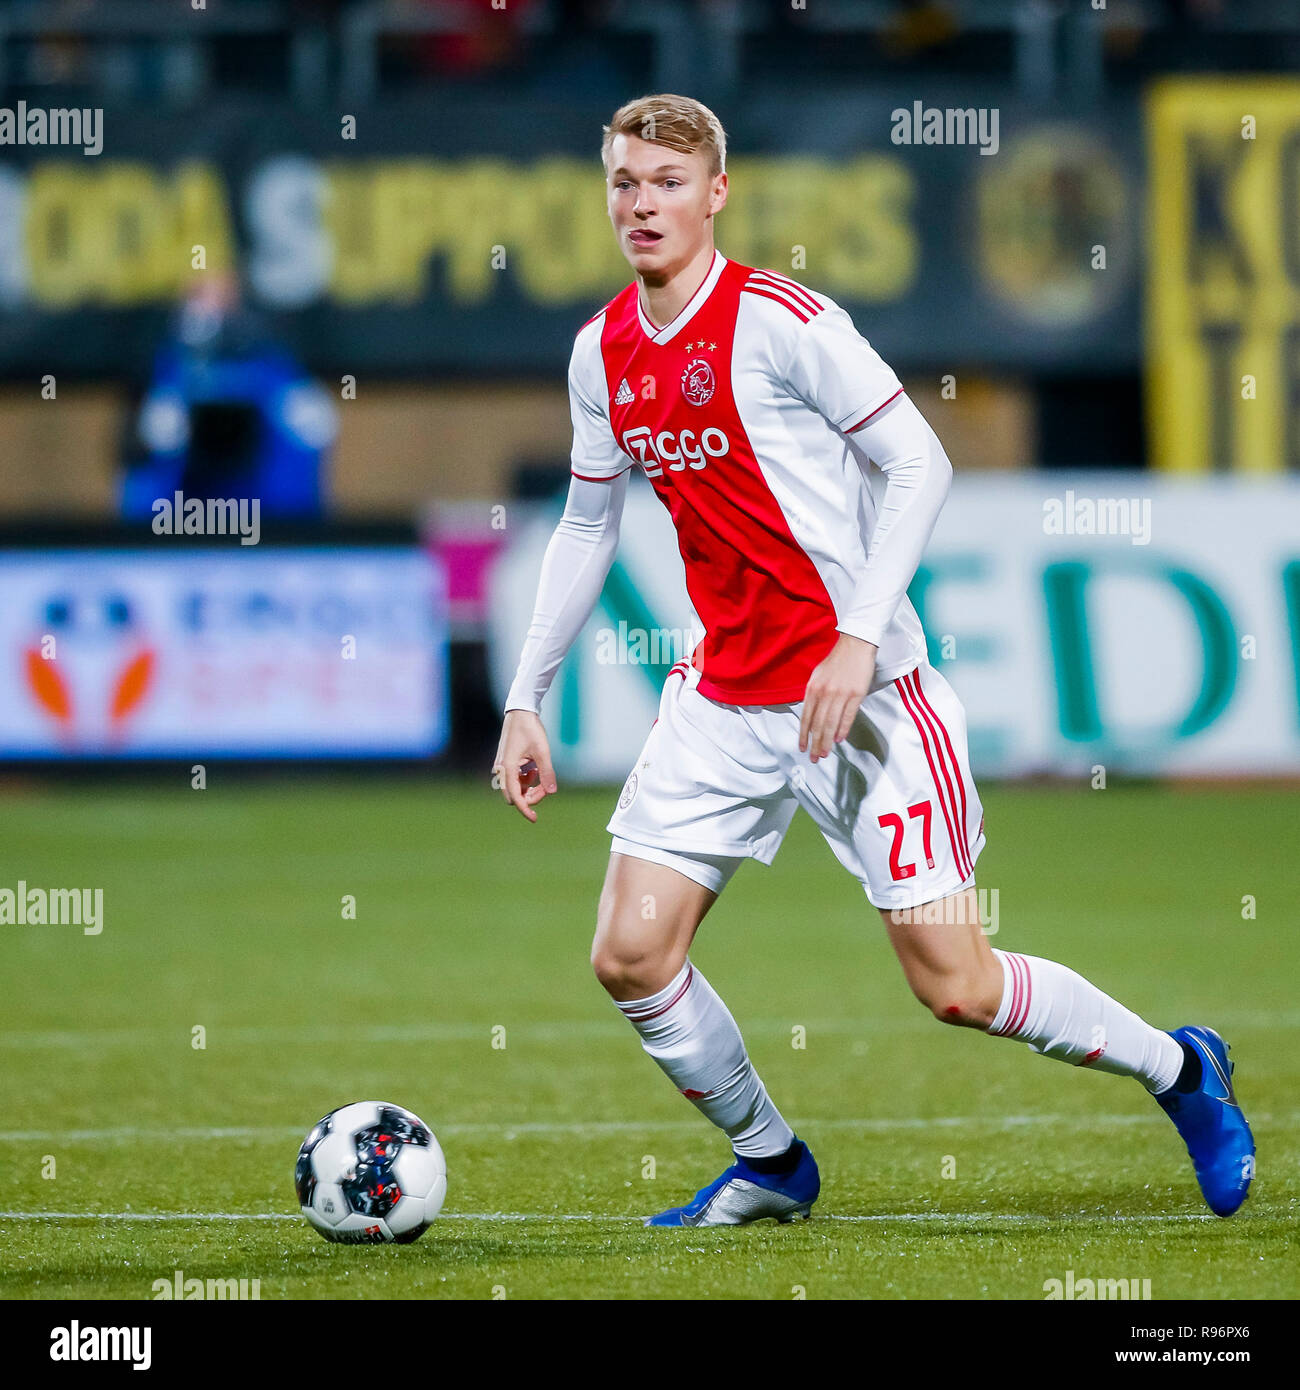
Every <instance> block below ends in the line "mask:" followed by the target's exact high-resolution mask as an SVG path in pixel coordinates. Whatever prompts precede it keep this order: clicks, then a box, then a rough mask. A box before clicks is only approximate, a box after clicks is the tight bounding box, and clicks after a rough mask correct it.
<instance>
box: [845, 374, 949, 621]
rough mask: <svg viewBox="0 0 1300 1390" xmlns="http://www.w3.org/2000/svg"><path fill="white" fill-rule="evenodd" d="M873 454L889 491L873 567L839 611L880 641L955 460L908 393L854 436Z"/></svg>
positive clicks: (864, 461) (872, 551) (875, 537)
mask: <svg viewBox="0 0 1300 1390" xmlns="http://www.w3.org/2000/svg"><path fill="white" fill-rule="evenodd" d="M853 438H854V443H855V444H856V445H857V447H858V448H859V449H860V450H862V451H863V453H862V455H860V456H859V458H860V463H859V466H860V467H861V468H862V470H863V478H864V481H865V480H866V472H867V466H868V460H869V461H870V462H871V463H874V464H875V465H876V466H877V467H878V468H879V469H880V470H881V472H882V473H884V475H885V495H884V497H883V498H881V501H880V510H879V513H878V514H877V516H876V524H875V526H874V527H873V528H872V532H871V541H870V544H869V545H868V547H867V567H866V569H865V570H864V571H863V572H862V575H861V577H860V578H859V579H858V582H857V584H856V585H855V586H854V589H853V593H852V594H851V595H850V597H849V600H848V602H847V603H846V604H844V605H842V607H841V610H840V611H839V612H838V613H837V615H836V616H837V618H838V619H839V621H838V622H837V624H836V627H837V629H838V631H840V632H845V633H848V635H849V636H850V637H860V638H861V639H862V640H863V641H864V642H871V643H873V644H874V645H875V646H877V647H879V646H880V644H881V640H882V638H883V637H884V633H885V629H886V628H887V627H888V626H889V624H890V621H891V619H892V618H893V616H894V614H895V613H896V612H897V611H898V606H899V604H900V603H902V601H903V595H904V594H906V593H907V586H908V585H909V584H910V583H911V582H912V577H913V575H915V574H916V567H917V566H918V565H919V564H920V563H921V556H922V554H923V553H924V551H925V547H926V545H927V544H928V543H929V540H930V534H931V532H932V531H933V530H934V524H935V522H936V521H937V520H938V519H939V513H940V511H941V510H942V509H943V504H944V501H945V500H946V498H947V496H948V488H949V485H950V484H951V483H952V464H951V463H949V461H948V455H947V454H945V453H944V451H943V445H942V444H940V443H939V439H938V436H937V435H936V434H935V432H934V431H933V430H932V429H931V428H930V426H929V424H928V423H927V422H926V419H925V416H924V415H922V414H921V412H920V411H919V410H918V409H917V408H916V406H914V405H913V404H912V402H911V401H910V400H908V398H907V397H906V396H902V395H900V396H898V397H897V398H896V399H891V400H890V401H887V402H886V403H885V406H884V407H883V408H881V409H880V410H878V411H876V412H874V413H873V415H872V417H871V419H869V420H868V421H867V423H866V424H865V425H864V426H863V427H862V428H861V429H860V430H859V431H858V432H857V434H855V435H854V437H853Z"/></svg>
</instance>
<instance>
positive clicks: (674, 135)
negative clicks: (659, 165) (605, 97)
mask: <svg viewBox="0 0 1300 1390" xmlns="http://www.w3.org/2000/svg"><path fill="white" fill-rule="evenodd" d="M604 129H605V138H604V140H603V141H602V142H601V146H600V157H601V160H602V161H603V162H604V163H605V164H606V165H607V166H608V163H609V147H610V145H612V144H613V142H614V137H615V136H616V135H635V136H637V137H638V138H639V139H642V140H648V141H649V142H650V143H651V144H652V145H662V146H663V147H664V148H665V149H669V150H676V151H677V152H678V153H679V154H703V155H704V156H705V157H706V158H707V159H708V161H709V177H710V178H713V177H714V176H716V175H718V174H723V173H726V170H727V132H726V131H725V130H723V128H722V122H721V121H720V120H718V118H717V117H716V116H715V115H714V114H713V112H712V111H710V110H709V108H708V107H707V106H705V104H704V103H703V102H702V101H696V100H695V98H694V97H680V96H675V95H674V94H673V93H671V92H660V93H658V94H656V95H655V96H646V97H637V98H636V100H635V101H629V102H626V103H625V104H624V105H622V106H620V107H619V108H618V110H617V111H615V112H614V115H613V118H612V119H611V120H610V123H609V124H608V125H607V126H606V127H605V128H604Z"/></svg>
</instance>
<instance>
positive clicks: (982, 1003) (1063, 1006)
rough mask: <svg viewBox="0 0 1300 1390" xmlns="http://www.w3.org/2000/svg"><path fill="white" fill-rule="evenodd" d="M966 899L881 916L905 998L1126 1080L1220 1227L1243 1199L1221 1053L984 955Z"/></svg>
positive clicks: (1203, 1041)
mask: <svg viewBox="0 0 1300 1390" xmlns="http://www.w3.org/2000/svg"><path fill="white" fill-rule="evenodd" d="M977 909H978V901H977V898H976V893H975V889H974V888H968V889H965V890H963V891H961V892H958V893H954V894H952V895H950V896H949V897H946V898H941V899H937V900H936V901H934V902H931V903H926V904H924V905H923V906H921V907H914V908H909V909H906V910H901V911H900V910H894V911H883V912H882V913H881V916H882V917H883V918H884V922H885V927H886V930H887V931H888V932H889V939H890V941H891V943H892V944H893V947H894V950H895V952H896V953H897V955H898V959H899V962H900V963H901V964H902V967H903V973H904V975H906V977H907V982H908V984H909V985H910V986H911V988H912V992H913V993H914V994H915V995H916V997H917V998H918V999H919V1000H920V1001H921V1002H922V1003H923V1004H924V1005H925V1006H926V1008H928V1009H929V1010H930V1012H931V1013H932V1014H933V1015H934V1016H935V1018H937V1019H940V1020H941V1021H942V1022H944V1023H953V1024H957V1025H958V1026H962V1027H967V1028H978V1029H981V1030H983V1031H985V1032H987V1033H990V1034H991V1035H993V1036H995V1037H1004V1038H1016V1039H1018V1040H1019V1041H1021V1042H1025V1043H1028V1044H1029V1046H1030V1048H1031V1049H1032V1050H1033V1051H1035V1052H1039V1053H1042V1054H1043V1055H1044V1056H1046V1057H1055V1058H1056V1059H1057V1060H1058V1061H1062V1062H1070V1063H1073V1065H1075V1066H1078V1067H1093V1068H1095V1069H1096V1070H1097V1071H1108V1072H1114V1073H1115V1074H1116V1075H1119V1076H1135V1077H1137V1079H1138V1080H1139V1081H1141V1082H1142V1084H1143V1085H1144V1086H1145V1087H1146V1088H1147V1090H1149V1091H1150V1092H1151V1093H1152V1094H1153V1095H1155V1096H1156V1097H1157V1099H1158V1100H1159V1102H1160V1105H1161V1108H1162V1109H1163V1110H1164V1111H1165V1112H1166V1114H1168V1115H1169V1117H1170V1118H1171V1119H1172V1120H1173V1121H1174V1124H1175V1126H1176V1127H1177V1129H1178V1132H1179V1134H1180V1135H1182V1137H1183V1139H1184V1141H1185V1142H1186V1144H1187V1147H1188V1150H1189V1152H1190V1153H1191V1156H1192V1162H1193V1164H1194V1166H1195V1168H1196V1176H1197V1179H1198V1181H1199V1182H1200V1185H1201V1191H1202V1193H1203V1194H1204V1196H1205V1199H1206V1201H1207V1202H1208V1203H1209V1204H1210V1206H1211V1208H1212V1209H1213V1210H1214V1211H1215V1212H1216V1213H1217V1214H1218V1215H1220V1216H1230V1215H1231V1214H1232V1213H1233V1212H1234V1211H1236V1210H1237V1208H1238V1207H1239V1206H1240V1205H1241V1204H1242V1202H1243V1201H1245V1199H1246V1195H1247V1193H1248V1192H1249V1189H1250V1183H1251V1180H1252V1178H1253V1177H1254V1175H1255V1143H1254V1139H1253V1137H1252V1136H1251V1132H1250V1126H1249V1125H1248V1124H1247V1123H1246V1119H1245V1116H1244V1115H1243V1114H1242V1113H1241V1109H1240V1106H1239V1105H1238V1104H1237V1099H1236V1095H1235V1093H1234V1090H1233V1086H1232V1079H1231V1078H1232V1070H1233V1067H1232V1063H1231V1062H1229V1061H1228V1055H1227V1054H1228V1048H1227V1044H1225V1043H1224V1041H1223V1039H1222V1038H1220V1037H1219V1035H1218V1034H1217V1033H1215V1032H1214V1031H1213V1030H1212V1029H1209V1028H1205V1027H1202V1026H1196V1027H1186V1028H1179V1029H1177V1030H1176V1031H1175V1032H1174V1033H1173V1034H1170V1033H1163V1032H1161V1031H1160V1030H1159V1029H1158V1028H1153V1027H1152V1026H1151V1025H1150V1024H1149V1023H1146V1022H1144V1021H1143V1020H1142V1019H1141V1018H1139V1017H1138V1016H1137V1014H1135V1013H1132V1012H1131V1011H1130V1010H1128V1009H1126V1008H1125V1007H1124V1006H1123V1005H1122V1004H1120V1003H1118V1002H1117V1001H1116V1000H1114V999H1112V998H1111V997H1110V996H1109V995H1108V994H1103V993H1102V991H1101V990H1099V989H1098V988H1097V987H1096V986H1095V985H1093V984H1090V983H1089V982H1088V981H1087V980H1085V979H1084V978H1083V977H1082V976H1081V975H1078V974H1076V973H1075V972H1074V971H1073V970H1071V969H1069V968H1068V967H1067V966H1064V965H1059V964H1057V962H1056V961H1050V960H1043V959H1040V958H1039V957H1037V956H1024V955H1020V954H1019V953H1013V952H1008V951H998V950H994V949H993V948H992V947H990V945H989V943H988V938H987V937H986V936H985V934H984V931H983V927H982V925H981V923H980V918H979V913H978V910H977Z"/></svg>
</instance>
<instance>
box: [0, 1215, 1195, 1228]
mask: <svg viewBox="0 0 1300 1390" xmlns="http://www.w3.org/2000/svg"><path fill="white" fill-rule="evenodd" d="M301 1220H302V1217H301V1216H299V1215H298V1214H297V1213H296V1212H295V1213H292V1214H290V1213H287V1212H239V1211H195V1212H188V1211H126V1212H101V1211H0V1221H173V1222H181V1221H301ZM439 1220H440V1221H514V1222H522V1221H588V1222H594V1221H604V1222H616V1223H622V1224H624V1225H632V1224H636V1225H640V1224H641V1217H639V1216H610V1215H607V1214H604V1213H600V1212H554V1211H552V1212H523V1211H449V1212H444V1213H443V1214H442V1216H441V1217H440V1218H439ZM1217 1220H1218V1218H1217V1217H1215V1216H1213V1215H1211V1214H1210V1213H1209V1212H1205V1213H1203V1214H1202V1213H1199V1212H1157V1213H1154V1214H1152V1215H1149V1216H1132V1215H1129V1216H1124V1215H1118V1214H1116V1215H1111V1214H1109V1213H1090V1214H1085V1215H1078V1216H1056V1215H1051V1216H1049V1215H1046V1214H1043V1215H1039V1214H1038V1213H1035V1212H979V1211H900V1212H872V1213H868V1214H864V1215H838V1214H822V1213H818V1214H817V1215H815V1216H814V1217H813V1218H812V1223H813V1225H814V1226H815V1225H816V1223H817V1222H831V1221H837V1222H884V1221H902V1222H908V1221H920V1222H924V1221H938V1222H943V1221H950V1222H979V1221H985V1222H993V1223H1000V1224H1003V1225H1013V1226H1023V1225H1029V1224H1031V1223H1034V1222H1037V1223H1040V1224H1042V1225H1049V1224H1060V1223H1062V1222H1064V1223H1067V1224H1069V1225H1074V1226H1077V1225H1084V1224H1088V1223H1095V1222H1101V1221H1104V1222H1107V1223H1110V1222H1115V1221H1127V1222H1132V1223H1134V1224H1141V1223H1143V1222H1147V1221H1152V1222H1163V1221H1170V1222H1177V1221H1211V1222H1212V1221H1217ZM691 1229H696V1230H721V1229H724V1228H722V1227H694V1228H691Z"/></svg>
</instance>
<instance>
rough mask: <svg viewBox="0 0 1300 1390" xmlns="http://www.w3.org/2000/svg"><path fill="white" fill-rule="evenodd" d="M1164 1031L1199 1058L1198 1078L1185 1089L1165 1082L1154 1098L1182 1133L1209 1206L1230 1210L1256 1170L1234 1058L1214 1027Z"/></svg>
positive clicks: (1224, 1213) (1219, 1211)
mask: <svg viewBox="0 0 1300 1390" xmlns="http://www.w3.org/2000/svg"><path fill="white" fill-rule="evenodd" d="M1169 1036H1170V1037H1171V1038H1173V1039H1174V1040H1175V1042H1180V1043H1186V1044H1187V1046H1188V1047H1190V1048H1191V1049H1192V1050H1193V1051H1194V1052H1195V1053H1196V1055H1197V1056H1198V1057H1199V1058H1200V1059H1201V1084H1200V1085H1199V1086H1198V1087H1197V1088H1196V1089H1195V1090H1194V1091H1188V1092H1185V1093H1180V1092H1178V1091H1176V1090H1174V1089H1173V1088H1172V1087H1170V1089H1169V1090H1167V1091H1162V1092H1161V1093H1160V1094H1159V1095H1158V1096H1157V1097H1156V1100H1157V1101H1158V1102H1159V1103H1160V1108H1161V1109H1162V1110H1163V1111H1164V1112H1165V1114H1166V1115H1168V1116H1169V1118H1170V1119H1171V1120H1172V1121H1173V1122H1174V1126H1175V1128H1176V1129H1177V1130H1178V1132H1179V1134H1181V1135H1182V1136H1183V1142H1184V1143H1185V1144H1186V1145H1187V1152H1188V1153H1190V1154H1191V1156H1192V1166H1193V1167H1194V1168H1195V1169H1196V1181H1197V1182H1199V1183H1200V1185H1201V1193H1202V1195H1203V1196H1204V1197H1205V1200H1206V1202H1208V1203H1209V1206H1210V1210H1211V1211H1212V1212H1214V1214H1215V1215H1216V1216H1231V1215H1232V1213H1233V1212H1234V1211H1236V1210H1237V1208H1238V1207H1239V1206H1240V1205H1241V1204H1242V1203H1243V1202H1244V1201H1245V1200H1246V1196H1247V1194H1248V1193H1249V1191H1250V1182H1251V1179H1252V1178H1253V1177H1254V1176H1255V1140H1254V1136H1253V1135H1252V1134H1251V1132H1250V1126H1249V1125H1248V1124H1247V1123H1246V1117H1245V1115H1243V1114H1242V1113H1241V1106H1240V1105H1238V1104H1237V1096H1236V1092H1235V1091H1234V1090H1233V1088H1232V1073H1233V1070H1234V1066H1235V1064H1234V1063H1232V1062H1229V1061H1228V1045H1227V1043H1225V1042H1224V1041H1223V1039H1222V1038H1221V1037H1220V1036H1219V1035H1218V1034H1217V1033H1216V1032H1215V1031H1214V1029H1213V1028H1202V1027H1200V1026H1199V1025H1196V1026H1193V1027H1190V1028H1177V1029H1175V1030H1174V1031H1173V1032H1172V1033H1171V1034H1170V1035H1169Z"/></svg>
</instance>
